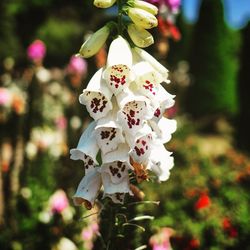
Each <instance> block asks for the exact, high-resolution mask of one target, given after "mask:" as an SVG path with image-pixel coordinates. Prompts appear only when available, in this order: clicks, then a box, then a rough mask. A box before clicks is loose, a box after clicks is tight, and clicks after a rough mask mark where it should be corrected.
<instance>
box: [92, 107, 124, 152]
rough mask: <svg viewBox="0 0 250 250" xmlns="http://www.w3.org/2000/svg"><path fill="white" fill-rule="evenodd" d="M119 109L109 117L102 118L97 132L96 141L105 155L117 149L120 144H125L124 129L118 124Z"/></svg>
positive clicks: (111, 112) (112, 111)
mask: <svg viewBox="0 0 250 250" xmlns="http://www.w3.org/2000/svg"><path fill="white" fill-rule="evenodd" d="M116 120H117V109H113V110H111V111H110V112H109V113H108V115H107V116H105V117H103V118H101V119H100V120H99V121H98V123H97V126H96V128H95V130H96V140H97V144H98V146H99V147H100V149H101V151H102V153H103V154H106V153H108V152H110V151H114V150H115V149H117V147H118V144H120V143H124V141H125V139H124V137H123V135H122V128H121V127H120V125H119V124H118V123H117V121H116Z"/></svg>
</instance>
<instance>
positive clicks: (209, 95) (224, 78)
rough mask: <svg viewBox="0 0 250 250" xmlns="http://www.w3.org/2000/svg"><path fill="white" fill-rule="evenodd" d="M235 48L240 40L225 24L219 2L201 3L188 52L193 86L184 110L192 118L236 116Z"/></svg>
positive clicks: (212, 0)
mask: <svg viewBox="0 0 250 250" xmlns="http://www.w3.org/2000/svg"><path fill="white" fill-rule="evenodd" d="M238 48H239V37H238V35H237V32H235V31H232V30H230V29H229V28H228V27H227V26H226V24H225V21H224V13H223V5H222V2H221V1H218V0H203V1H202V2H201V7H200V14H199V18H198V21H197V23H196V25H195V27H194V35H193V45H192V46H191V50H190V51H191V55H190V66H191V73H192V77H193V85H192V86H191V87H190V89H189V92H188V95H187V98H186V110H187V111H188V112H190V113H191V114H192V115H194V116H196V117H202V116H204V115H208V114H210V115H216V114H226V115H235V114H236V112H237V110H238V104H237V103H238V102H237V91H236V88H237V87H236V80H237V70H238V61H237V58H236V55H237V51H238ZM197 103H198V104H199V105H198V106H197Z"/></svg>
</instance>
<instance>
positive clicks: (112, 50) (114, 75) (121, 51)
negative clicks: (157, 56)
mask: <svg viewBox="0 0 250 250" xmlns="http://www.w3.org/2000/svg"><path fill="white" fill-rule="evenodd" d="M132 59H133V57H132V52H131V48H130V46H129V44H128V42H127V41H126V40H125V39H124V38H122V37H121V36H118V37H117V38H116V39H115V40H113V41H112V43H111V45H110V47H109V52H108V57H107V66H106V70H105V71H104V73H103V76H104V78H105V80H106V82H107V85H108V87H109V88H110V89H111V91H112V92H113V93H114V94H115V95H117V94H119V93H120V92H121V91H123V90H124V89H126V88H127V87H128V86H129V84H130V82H131V81H133V78H134V76H133V73H132V71H131V68H132V62H133V61H132Z"/></svg>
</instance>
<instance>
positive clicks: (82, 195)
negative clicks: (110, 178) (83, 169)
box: [73, 167, 102, 209]
mask: <svg viewBox="0 0 250 250" xmlns="http://www.w3.org/2000/svg"><path fill="white" fill-rule="evenodd" d="M101 186H102V178H101V174H100V173H99V171H98V167H96V168H94V169H92V170H91V171H88V173H86V174H85V176H84V177H83V178H82V180H81V182H80V184H79V186H78V188H77V190H76V193H75V194H74V196H73V201H74V204H75V205H77V206H80V205H82V204H84V205H85V207H86V208H87V209H91V208H92V207H93V206H94V203H95V200H96V198H97V196H98V194H99V191H100V189H101Z"/></svg>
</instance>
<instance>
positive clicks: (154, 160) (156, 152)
mask: <svg viewBox="0 0 250 250" xmlns="http://www.w3.org/2000/svg"><path fill="white" fill-rule="evenodd" d="M171 154H172V153H171V152H169V151H167V150H166V149H165V147H164V146H163V145H162V144H159V145H157V144H156V145H155V147H153V148H152V150H151V154H150V156H149V161H148V165H147V169H148V170H150V171H152V172H153V173H155V174H156V176H157V178H158V180H159V181H166V180H167V179H168V178H169V175H170V170H171V169H172V167H173V166H174V158H173V157H172V156H171Z"/></svg>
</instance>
